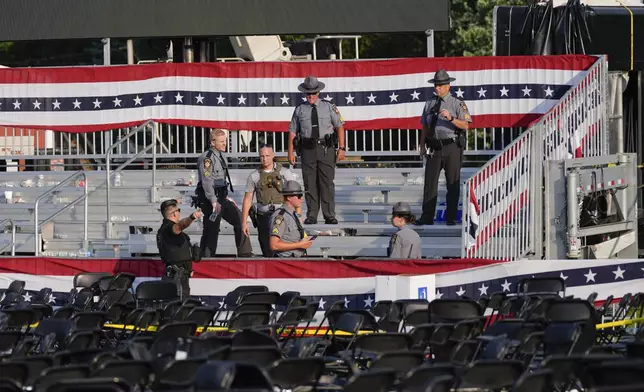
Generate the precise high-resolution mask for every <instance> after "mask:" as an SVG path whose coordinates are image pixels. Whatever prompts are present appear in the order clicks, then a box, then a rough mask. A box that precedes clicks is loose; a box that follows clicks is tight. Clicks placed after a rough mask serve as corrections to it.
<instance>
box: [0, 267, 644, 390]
mask: <svg viewBox="0 0 644 392" xmlns="http://www.w3.org/2000/svg"><path fill="white" fill-rule="evenodd" d="M134 280H135V276H134V275H132V274H126V273H121V274H118V275H115V276H113V275H111V274H79V275H77V276H76V277H75V278H74V287H73V288H71V292H70V294H71V295H70V296H69V298H70V299H69V300H68V303H66V304H65V306H62V307H56V308H52V307H51V306H50V305H49V304H48V298H47V296H48V295H51V290H50V289H46V288H44V289H42V290H40V292H39V294H38V295H37V296H34V297H32V298H31V301H30V302H26V301H24V300H21V298H23V297H22V293H23V292H24V290H25V283H24V282H20V281H14V282H12V283H11V285H10V286H9V288H8V289H7V290H5V291H4V292H3V297H4V299H3V300H2V301H1V303H0V308H1V309H0V352H2V353H3V354H2V361H1V362H0V390H2V391H5V390H6V391H25V390H32V391H43V392H50V391H79V390H91V391H94V390H100V391H135V390H138V391H186V392H188V391H194V392H197V391H220V390H239V391H260V390H261V391H274V390H295V389H297V390H301V389H303V390H344V391H349V392H351V391H383V392H387V391H400V392H407V391H408V392H412V391H422V392H428V391H429V392H431V391H452V390H455V391H461V390H471V391H503V390H505V391H517V392H532V391H535V392H538V391H542V392H543V391H573V390H576V391H598V392H599V391H606V392H608V391H622V390H623V391H628V390H644V360H643V358H644V341H642V337H644V334H643V333H642V332H641V331H633V330H632V328H631V327H628V326H619V327H613V328H610V329H605V330H601V329H600V330H598V329H597V325H598V324H600V323H601V322H602V321H620V320H627V319H630V318H635V317H637V316H638V315H639V314H641V311H642V307H643V301H644V295H643V294H640V293H637V294H635V295H630V294H629V295H626V296H624V297H623V298H622V299H621V300H620V301H618V303H617V304H615V305H613V306H609V305H610V303H611V302H613V301H612V298H609V299H607V301H606V302H604V304H602V305H601V306H599V307H597V308H596V307H595V306H594V301H595V300H596V294H594V295H591V296H590V297H588V298H584V299H580V298H574V297H572V296H570V295H566V293H565V284H564V282H563V280H561V279H558V278H553V279H550V278H545V279H544V278H540V279H525V280H524V281H522V282H521V283H520V284H519V285H518V288H517V292H515V293H494V294H492V295H491V296H490V297H482V298H480V299H478V300H476V301H475V300H471V299H438V300H434V301H431V302H428V301H426V300H417V299H413V300H397V301H384V300H381V301H379V302H377V303H376V304H375V305H374V307H373V308H372V309H371V310H349V309H345V308H344V302H343V301H340V302H338V303H335V304H333V306H331V307H330V308H329V309H328V310H326V311H325V312H319V313H318V312H317V310H318V304H317V303H313V304H307V303H306V300H305V299H304V298H302V297H301V296H300V295H299V293H297V292H285V293H277V292H272V291H270V290H269V288H268V287H266V286H263V285H257V286H241V287H238V288H236V289H235V290H233V291H231V292H230V293H229V294H228V295H227V296H226V298H225V300H224V303H225V305H226V306H225V308H223V307H222V309H215V308H211V307H208V306H204V305H203V304H201V303H200V302H199V301H198V300H195V299H188V300H186V301H180V300H178V299H177V295H176V293H177V291H176V286H175V285H174V282H172V281H164V280H156V281H145V282H141V283H139V284H138V285H136V287H134ZM624 324H627V323H624ZM637 388H640V389H637Z"/></svg>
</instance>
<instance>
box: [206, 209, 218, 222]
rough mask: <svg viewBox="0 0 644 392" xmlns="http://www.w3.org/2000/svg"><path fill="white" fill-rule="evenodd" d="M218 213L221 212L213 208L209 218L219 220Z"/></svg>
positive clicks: (212, 220)
mask: <svg viewBox="0 0 644 392" xmlns="http://www.w3.org/2000/svg"><path fill="white" fill-rule="evenodd" d="M218 215H219V213H218V212H217V211H215V210H214V209H213V210H212V214H210V216H209V217H208V219H209V220H210V221H211V222H214V221H216V220H217V216H218Z"/></svg>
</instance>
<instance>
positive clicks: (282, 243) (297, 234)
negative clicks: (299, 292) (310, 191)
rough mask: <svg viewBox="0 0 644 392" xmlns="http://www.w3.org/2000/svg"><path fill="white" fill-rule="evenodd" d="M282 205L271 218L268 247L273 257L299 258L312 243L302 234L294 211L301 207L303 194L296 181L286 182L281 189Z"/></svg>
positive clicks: (302, 230) (302, 229) (300, 224)
mask: <svg viewBox="0 0 644 392" xmlns="http://www.w3.org/2000/svg"><path fill="white" fill-rule="evenodd" d="M281 193H282V197H283V198H284V204H282V207H281V208H278V209H277V210H276V211H275V212H274V213H273V215H272V216H271V238H270V246H271V249H272V250H273V252H275V257H300V256H302V255H304V254H305V253H306V250H307V249H308V248H309V247H310V246H311V244H312V243H313V242H312V240H311V237H308V236H307V235H306V233H305V232H304V228H303V227H302V223H300V217H299V216H298V215H297V213H296V212H295V210H296V209H297V208H300V207H301V206H302V197H303V196H304V192H303V191H302V187H301V186H300V184H299V183H298V182H297V181H292V180H291V181H286V182H285V183H284V186H283V187H282V192H281Z"/></svg>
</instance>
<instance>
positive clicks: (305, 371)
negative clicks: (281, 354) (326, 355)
mask: <svg viewBox="0 0 644 392" xmlns="http://www.w3.org/2000/svg"><path fill="white" fill-rule="evenodd" d="M323 372H324V359H323V358H321V357H309V358H284V359H281V360H279V361H277V362H275V363H274V364H273V365H272V366H271V367H270V368H269V369H268V374H269V375H270V378H271V381H272V382H273V383H274V384H275V386H278V387H280V388H281V389H295V388H296V387H298V386H302V385H313V386H315V385H316V384H317V382H318V380H319V379H320V377H321V376H322V373H323Z"/></svg>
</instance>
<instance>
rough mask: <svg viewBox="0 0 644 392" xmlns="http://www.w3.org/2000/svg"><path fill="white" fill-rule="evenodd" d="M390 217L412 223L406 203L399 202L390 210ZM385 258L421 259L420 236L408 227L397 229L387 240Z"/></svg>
mask: <svg viewBox="0 0 644 392" xmlns="http://www.w3.org/2000/svg"><path fill="white" fill-rule="evenodd" d="M392 216H401V217H405V218H407V220H408V221H413V220H414V216H413V214H412V213H411V207H410V206H409V204H407V203H403V202H399V203H396V204H394V206H393V208H392ZM387 256H389V257H390V258H392V259H420V258H421V257H422V252H421V245H420V236H419V235H418V233H416V232H415V231H414V230H412V229H411V228H410V227H409V225H405V226H402V227H400V228H399V229H398V231H397V232H396V233H394V235H392V236H391V239H390V240H389V247H388V248H387Z"/></svg>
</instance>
